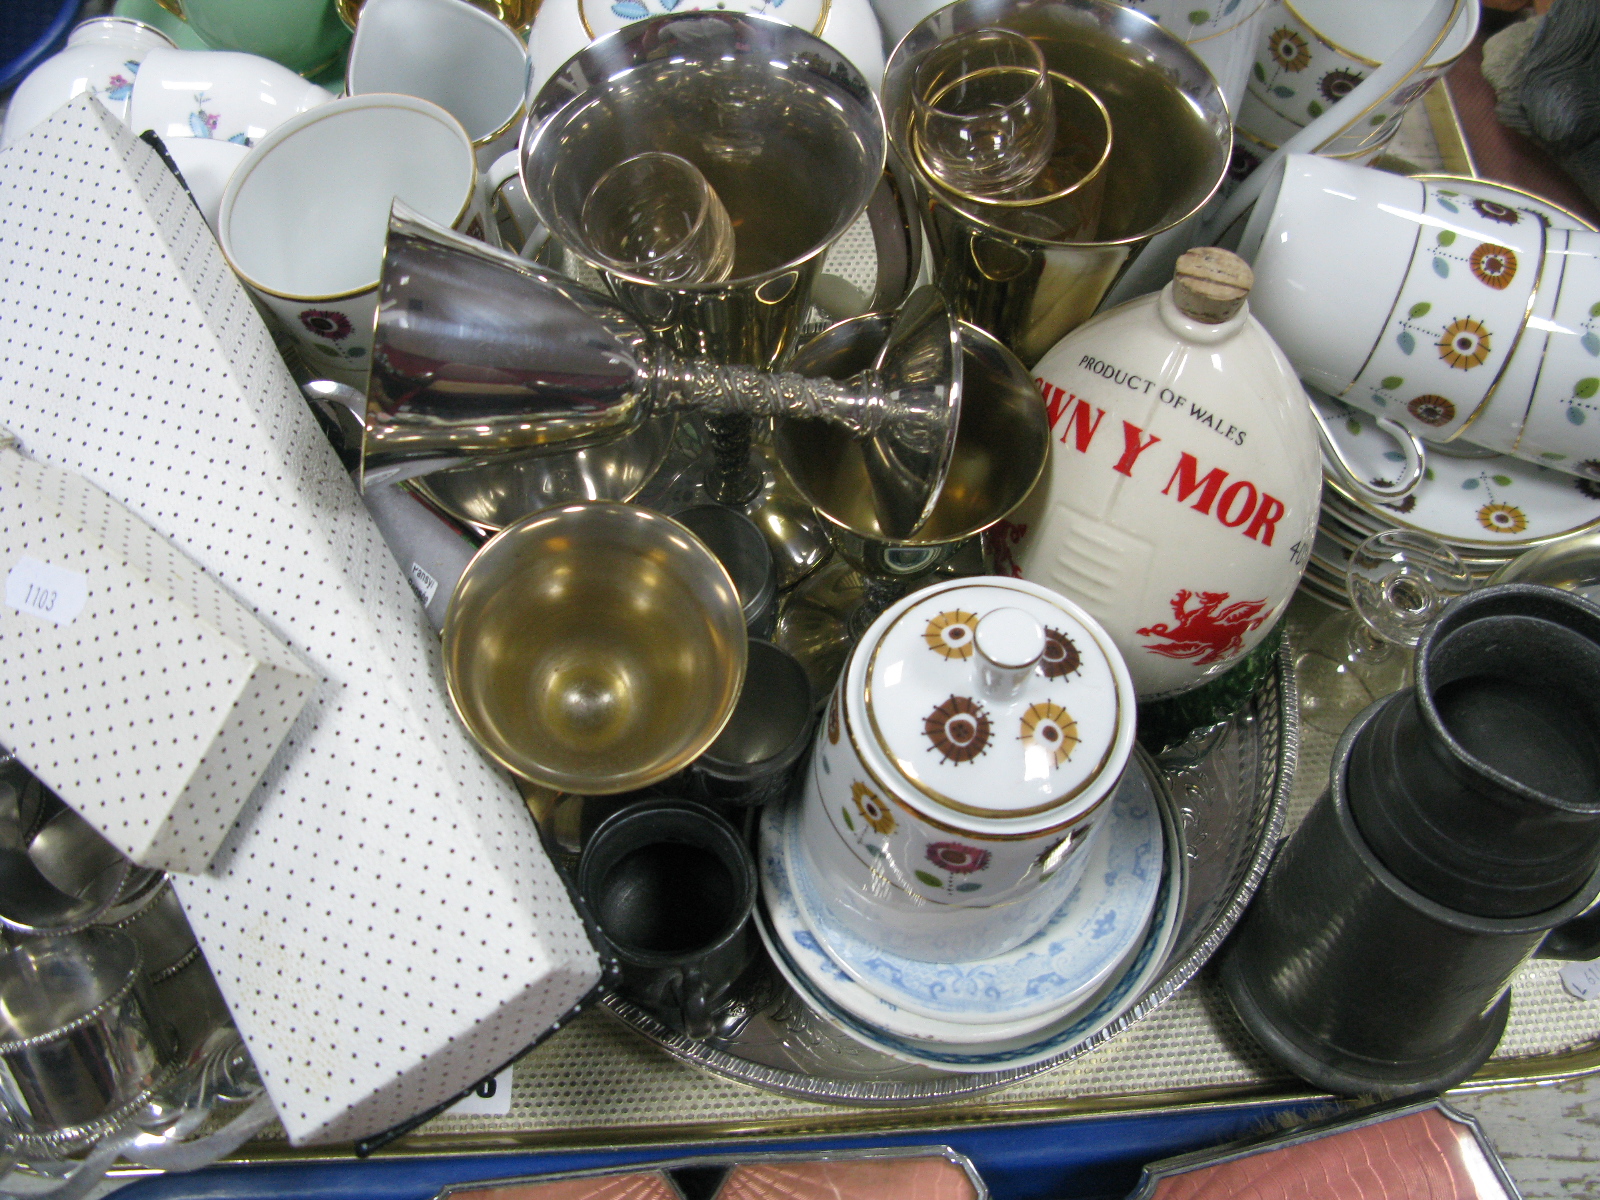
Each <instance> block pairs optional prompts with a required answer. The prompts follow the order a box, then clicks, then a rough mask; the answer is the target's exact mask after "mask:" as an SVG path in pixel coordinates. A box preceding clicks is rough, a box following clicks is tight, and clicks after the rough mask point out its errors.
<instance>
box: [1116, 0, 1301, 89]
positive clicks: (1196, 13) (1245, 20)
mask: <svg viewBox="0 0 1600 1200" xmlns="http://www.w3.org/2000/svg"><path fill="white" fill-rule="evenodd" d="M1127 4H1128V6H1129V7H1130V8H1135V9H1138V10H1139V11H1140V12H1142V13H1144V15H1145V16H1147V17H1149V18H1150V19H1151V20H1153V21H1155V22H1156V24H1158V25H1160V26H1161V27H1162V28H1163V29H1165V30H1166V31H1167V32H1168V33H1170V34H1172V36H1173V37H1175V38H1177V39H1178V40H1179V41H1181V42H1182V43H1183V44H1184V45H1186V46H1188V47H1189V49H1190V50H1193V51H1194V53H1195V56H1196V57H1197V58H1199V59H1200V61H1201V62H1203V63H1205V64H1206V66H1207V67H1209V68H1210V69H1211V73H1212V74H1213V75H1215V76H1216V77H1217V83H1218V84H1219V85H1220V86H1221V88H1222V94H1223V95H1224V96H1226V97H1227V98H1228V110H1229V111H1230V112H1238V111H1239V106H1240V104H1241V102H1242V101H1243V100H1244V90H1245V83H1246V81H1247V80H1248V79H1249V77H1250V67H1251V65H1252V64H1253V63H1254V62H1255V56H1256V48H1257V47H1258V46H1259V45H1260V44H1261V34H1262V25H1263V22H1264V21H1266V20H1267V18H1268V16H1269V15H1270V14H1271V13H1272V11H1273V9H1274V8H1275V7H1276V6H1275V5H1274V3H1273V0H1216V2H1215V3H1212V4H1204V5H1197V4H1195V3H1193V0H1127Z"/></svg>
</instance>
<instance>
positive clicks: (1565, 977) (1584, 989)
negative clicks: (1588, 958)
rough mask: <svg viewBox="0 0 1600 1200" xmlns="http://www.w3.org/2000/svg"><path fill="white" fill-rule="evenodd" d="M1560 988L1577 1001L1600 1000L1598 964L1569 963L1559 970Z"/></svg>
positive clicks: (1599, 965)
mask: <svg viewBox="0 0 1600 1200" xmlns="http://www.w3.org/2000/svg"><path fill="white" fill-rule="evenodd" d="M1561 986H1562V987H1564V988H1566V989H1567V993H1568V994H1569V995H1572V996H1576V997H1577V998H1578V999H1579V1000H1596V999H1600V962H1569V963H1568V964H1567V965H1566V966H1564V967H1562V968H1561Z"/></svg>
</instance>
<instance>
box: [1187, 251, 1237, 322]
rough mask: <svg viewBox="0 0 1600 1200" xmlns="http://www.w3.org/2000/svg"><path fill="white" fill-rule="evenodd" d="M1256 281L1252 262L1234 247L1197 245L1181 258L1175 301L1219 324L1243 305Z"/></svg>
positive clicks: (1195, 316) (1192, 314)
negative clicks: (1248, 261)
mask: <svg viewBox="0 0 1600 1200" xmlns="http://www.w3.org/2000/svg"><path fill="white" fill-rule="evenodd" d="M1255 281H1256V277H1255V272H1254V271H1252V270H1251V269H1250V264H1249V263H1247V262H1245V261H1244V259H1242V258H1240V257H1239V256H1238V255H1237V254H1235V253H1234V252H1233V251H1231V250H1224V249H1222V248H1221V247H1219V246H1196V247H1195V248H1194V249H1193V250H1185V251H1184V252H1183V255H1182V257H1180V258H1179V259H1178V269H1177V273H1176V274H1174V275H1173V277H1172V302H1173V303H1174V304H1176V305H1177V306H1178V311H1179V312H1181V313H1182V314H1183V315H1184V316H1186V317H1189V318H1191V319H1192V320H1195V321H1203V322H1205V323H1206V324H1207V325H1220V324H1222V322H1224V321H1227V320H1230V319H1231V318H1232V317H1233V316H1234V314H1236V313H1237V312H1238V311H1239V310H1240V309H1241V308H1243V307H1244V302H1245V300H1246V298H1248V297H1249V295H1250V289H1251V287H1253V286H1254V285H1255Z"/></svg>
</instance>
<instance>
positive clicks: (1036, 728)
mask: <svg viewBox="0 0 1600 1200" xmlns="http://www.w3.org/2000/svg"><path fill="white" fill-rule="evenodd" d="M1078 741H1079V738H1078V723H1077V722H1076V721H1074V720H1073V719H1072V717H1071V715H1070V714H1069V713H1068V712H1067V710H1066V709H1064V708H1062V707H1061V706H1060V705H1059V704H1051V703H1050V701H1048V700H1041V701H1039V703H1037V704H1031V705H1029V706H1028V710H1027V711H1026V712H1025V713H1023V714H1022V744H1023V745H1024V746H1026V747H1028V748H1029V749H1032V748H1033V747H1035V746H1038V747H1040V748H1042V749H1043V750H1045V751H1046V752H1047V753H1048V754H1049V755H1050V765H1051V766H1052V767H1059V766H1060V765H1061V764H1062V763H1064V762H1066V761H1067V759H1069V758H1071V757H1072V752H1073V751H1074V750H1076V749H1077V748H1078Z"/></svg>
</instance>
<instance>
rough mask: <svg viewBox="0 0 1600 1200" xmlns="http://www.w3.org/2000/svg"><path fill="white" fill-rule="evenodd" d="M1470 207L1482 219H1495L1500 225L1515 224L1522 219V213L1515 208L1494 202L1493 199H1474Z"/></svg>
mask: <svg viewBox="0 0 1600 1200" xmlns="http://www.w3.org/2000/svg"><path fill="white" fill-rule="evenodd" d="M1472 208H1473V211H1474V212H1476V213H1477V214H1478V215H1479V216H1480V217H1482V218H1483V219H1484V220H1486V221H1495V222H1497V223H1498V224H1501V225H1515V224H1516V223H1517V222H1518V221H1520V220H1522V214H1521V213H1519V212H1518V211H1517V210H1516V209H1514V208H1507V207H1506V206H1505V205H1504V204H1496V203H1495V202H1494V201H1493V200H1474V201H1473V202H1472Z"/></svg>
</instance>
